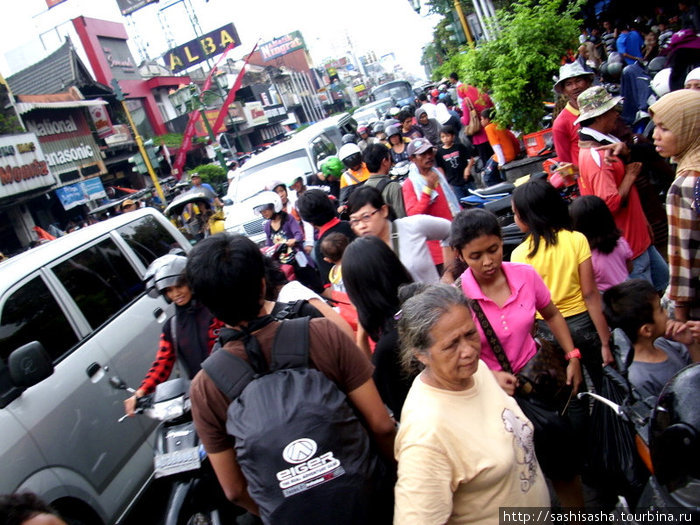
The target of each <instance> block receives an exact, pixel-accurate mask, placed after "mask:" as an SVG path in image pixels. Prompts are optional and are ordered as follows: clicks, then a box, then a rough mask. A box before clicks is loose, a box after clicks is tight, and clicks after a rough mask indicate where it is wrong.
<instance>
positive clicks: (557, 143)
mask: <svg viewBox="0 0 700 525" xmlns="http://www.w3.org/2000/svg"><path fill="white" fill-rule="evenodd" d="M594 76H595V75H594V74H593V73H590V72H588V71H584V70H583V68H581V66H580V65H579V64H578V63H577V62H574V63H572V64H564V65H563V66H561V68H560V69H559V80H557V83H556V84H554V91H556V92H557V93H558V94H560V95H564V96H565V97H566V98H567V103H566V106H565V107H564V109H562V110H561V113H559V115H557V118H556V119H555V120H554V125H553V126H552V137H553V138H554V149H555V151H556V152H557V157H558V158H559V162H560V163H566V164H568V165H573V166H578V130H579V125H578V124H576V122H575V121H576V119H577V118H578V116H579V110H578V100H577V98H578V96H579V95H580V94H581V93H583V92H584V91H585V90H586V89H588V88H589V87H590V86H591V84H593V77H594ZM566 164H565V165H566Z"/></svg>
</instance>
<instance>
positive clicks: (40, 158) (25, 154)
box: [0, 133, 56, 198]
mask: <svg viewBox="0 0 700 525" xmlns="http://www.w3.org/2000/svg"><path fill="white" fill-rule="evenodd" d="M55 183H56V178H55V177H54V175H53V173H51V169H50V168H49V165H48V163H47V162H46V160H45V159H44V153H43V151H42V149H41V145H40V144H39V140H38V139H37V137H36V135H35V134H34V133H22V134H21V135H3V136H0V198H3V197H9V196H11V195H17V194H18V193H24V192H27V191H31V190H35V189H38V188H43V187H45V186H52V185H54V184H55Z"/></svg>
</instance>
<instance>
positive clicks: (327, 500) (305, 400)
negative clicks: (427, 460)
mask: <svg viewBox="0 0 700 525" xmlns="http://www.w3.org/2000/svg"><path fill="white" fill-rule="evenodd" d="M308 349H309V318H307V317H303V318H298V319H288V320H285V321H282V322H281V323H280V327H279V329H278V331H277V333H276V334H275V339H274V344H273V347H272V355H271V362H270V364H269V370H255V369H253V367H252V366H251V365H250V364H249V363H248V362H246V361H244V360H243V359H241V358H239V357H237V356H235V355H233V354H232V353H230V352H227V351H225V350H220V351H217V352H215V353H213V354H212V355H211V356H210V357H209V358H207V359H206V361H204V363H202V368H204V370H206V372H207V374H209V377H210V378H211V379H212V381H214V383H215V384H216V385H217V387H218V388H219V389H220V390H221V391H222V392H223V393H224V394H225V395H226V396H227V397H228V398H229V399H231V400H232V402H231V404H230V406H229V408H228V414H227V420H226V430H227V431H228V433H229V434H230V435H231V436H233V437H234V438H235V440H236V443H235V448H236V457H237V460H238V463H239V465H240V467H241V470H242V471H243V474H244V476H245V478H246V481H247V483H248V493H249V494H250V496H251V497H252V498H253V500H254V501H255V502H256V503H257V504H258V506H259V507H260V516H261V518H262V520H263V522H264V523H274V524H275V525H278V524H282V525H283V524H299V523H304V524H305V525H312V524H331V523H333V524H347V525H350V524H358V523H378V522H379V521H378V520H377V518H378V515H379V514H381V513H380V512H377V511H378V510H379V509H377V508H376V505H377V504H376V503H375V502H373V500H372V498H373V497H377V496H378V495H379V494H383V498H384V499H385V500H386V499H387V496H386V493H385V492H384V491H382V490H381V488H382V487H380V486H378V485H377V483H378V482H379V483H381V482H382V481H383V480H382V478H383V465H382V464H381V462H380V461H379V458H378V456H377V454H376V453H375V452H374V451H373V450H372V448H371V446H370V440H369V436H368V434H367V431H366V430H365V428H364V427H363V426H362V424H361V423H360V421H359V420H358V418H357V416H356V415H355V413H354V411H353V409H352V408H351V406H350V404H349V403H348V402H347V398H346V396H345V394H343V393H342V392H341V391H340V390H339V389H338V387H337V386H336V385H335V383H333V382H332V381H331V380H330V379H328V378H327V377H326V376H325V375H324V374H323V373H322V372H320V371H319V370H316V369H312V368H309V367H308ZM259 357H261V358H262V359H261V360H260V359H251V362H254V361H257V362H263V363H265V362H266V361H265V359H264V357H262V356H259ZM388 498H389V499H390V498H391V494H390V493H389V495H388ZM387 503H389V504H390V503H391V502H390V501H388V502H387ZM380 506H381V505H380ZM385 516H386V514H385ZM389 523H390V520H389Z"/></svg>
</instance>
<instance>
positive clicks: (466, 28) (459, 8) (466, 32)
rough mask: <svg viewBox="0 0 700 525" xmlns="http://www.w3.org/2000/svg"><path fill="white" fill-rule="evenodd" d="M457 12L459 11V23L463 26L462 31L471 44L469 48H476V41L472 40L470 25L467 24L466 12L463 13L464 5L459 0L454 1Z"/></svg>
mask: <svg viewBox="0 0 700 525" xmlns="http://www.w3.org/2000/svg"><path fill="white" fill-rule="evenodd" d="M454 4H455V11H457V16H459V21H460V23H461V24H462V30H463V31H464V36H466V37H467V42H469V47H471V48H473V47H474V39H473V38H472V33H471V31H469V24H467V19H466V18H464V12H463V11H462V4H460V2H459V0H454Z"/></svg>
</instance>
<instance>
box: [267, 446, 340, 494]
mask: <svg viewBox="0 0 700 525" xmlns="http://www.w3.org/2000/svg"><path fill="white" fill-rule="evenodd" d="M317 449H318V446H317V445H316V442H315V441H314V440H313V439H309V438H301V439H297V440H295V441H292V442H291V443H289V445H287V446H286V447H284V450H283V451H282V457H283V458H284V460H285V461H286V462H287V463H294V464H295V465H294V466H293V467H290V468H287V469H284V470H280V471H279V472H278V473H277V480H278V481H279V482H280V488H281V489H282V493H283V494H284V497H289V496H292V495H294V494H298V493H299V492H304V491H305V490H309V489H310V488H312V487H315V486H317V485H320V484H321V483H326V482H327V481H331V480H333V479H335V478H337V477H338V476H342V475H343V474H345V470H344V469H343V467H341V466H340V461H338V459H336V458H335V457H334V456H333V452H326V453H325V454H321V455H320V456H318V457H313V455H314V454H315V453H316V450H317ZM309 458H310V459H309ZM307 460H308V461H307Z"/></svg>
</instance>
